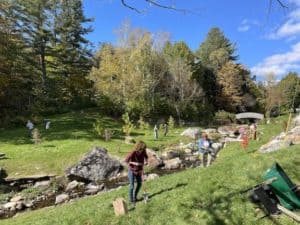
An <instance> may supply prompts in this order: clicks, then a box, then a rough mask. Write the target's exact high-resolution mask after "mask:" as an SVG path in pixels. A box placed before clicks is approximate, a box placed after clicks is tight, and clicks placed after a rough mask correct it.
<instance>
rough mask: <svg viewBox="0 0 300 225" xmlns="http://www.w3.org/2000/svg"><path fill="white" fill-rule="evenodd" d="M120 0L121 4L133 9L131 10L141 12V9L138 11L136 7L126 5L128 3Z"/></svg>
mask: <svg viewBox="0 0 300 225" xmlns="http://www.w3.org/2000/svg"><path fill="white" fill-rule="evenodd" d="M121 2H122V5H124V6H125V7H126V8H129V9H131V10H133V11H136V12H137V13H141V11H139V10H138V9H137V8H135V7H132V6H130V5H128V4H127V3H126V2H125V0H121Z"/></svg>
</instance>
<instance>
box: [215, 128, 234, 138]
mask: <svg viewBox="0 0 300 225" xmlns="http://www.w3.org/2000/svg"><path fill="white" fill-rule="evenodd" d="M236 130H237V129H236V128H235V127H233V126H222V127H219V128H218V132H219V133H220V134H221V135H223V136H229V135H231V136H235V135H234V133H235V132H236Z"/></svg>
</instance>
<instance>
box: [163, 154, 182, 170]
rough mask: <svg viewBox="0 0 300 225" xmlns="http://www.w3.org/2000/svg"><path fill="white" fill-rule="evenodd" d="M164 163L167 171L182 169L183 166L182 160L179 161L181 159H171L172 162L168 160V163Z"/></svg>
mask: <svg viewBox="0 0 300 225" xmlns="http://www.w3.org/2000/svg"><path fill="white" fill-rule="evenodd" d="M164 163H165V167H164V168H165V169H167V170H175V169H179V168H181V165H182V161H181V159H179V157H177V158H174V159H170V160H166V161H164Z"/></svg>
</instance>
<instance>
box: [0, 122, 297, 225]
mask: <svg viewBox="0 0 300 225" xmlns="http://www.w3.org/2000/svg"><path fill="white" fill-rule="evenodd" d="M259 129H260V130H261V131H263V132H264V134H263V136H261V138H260V141H257V142H254V141H252V142H251V143H250V144H249V148H248V150H247V151H244V150H241V148H240V146H239V144H238V143H235V144H230V145H229V146H227V147H226V148H225V149H223V150H222V151H221V153H220V156H219V157H218V158H217V161H216V162H215V163H214V164H213V165H212V166H211V167H208V168H195V169H189V170H185V171H183V172H179V173H176V174H172V175H168V176H164V177H161V178H159V179H156V180H154V181H149V182H146V183H145V184H144V186H145V187H146V188H147V190H148V192H149V193H150V196H151V198H150V201H149V202H148V203H147V204H144V203H142V202H140V203H138V204H137V207H136V209H135V210H132V211H130V212H129V213H128V214H127V215H126V216H122V217H115V216H114V212H113V207H112V201H113V200H114V199H115V198H117V197H124V198H125V199H127V187H122V188H121V189H119V190H117V191H113V192H108V193H103V194H100V195H97V196H91V197H87V198H84V199H80V200H77V201H75V202H72V203H69V204H64V205H61V206H57V207H49V208H44V209H41V210H36V211H32V212H27V213H23V214H20V215H18V216H17V217H16V218H12V219H8V220H3V221H1V224H3V225H13V224H15V225H21V224H22V225H26V224H28V225H29V224H30V225H34V224H36V225H46V224H49V225H54V224H55V225H56V224H57V225H83V224H90V225H100V224H103V225H110V224H119V225H122V224H124V225H125V224H128V225H131V224H147V225H148V224H149V225H151V224H153V225H169V224H170V225H184V224H187V225H193V224H200V225H214V224H216V225H225V224H226V225H227V224H228V225H233V224H234V225H241V224H245V225H253V224H260V225H269V224H270V225H271V224H284V225H292V224H296V223H295V222H294V221H293V220H291V219H290V218H288V217H286V216H284V215H282V216H280V217H279V218H278V219H276V221H275V222H273V221H272V220H271V219H269V218H264V219H260V217H262V216H264V213H263V212H261V211H259V212H257V211H256V210H255V208H256V205H253V204H252V203H250V202H249V201H248V199H247V195H246V194H240V193H239V192H240V191H242V190H244V189H247V188H248V187H251V186H253V185H255V184H257V183H260V182H262V181H263V180H262V175H263V173H264V172H265V171H266V170H267V169H268V168H270V167H271V166H272V164H273V163H274V162H275V161H277V162H278V163H279V164H280V165H281V166H282V167H283V168H284V170H285V171H286V173H287V174H288V175H289V177H290V178H291V179H292V180H293V181H294V182H295V183H299V182H300V170H299V165H300V154H299V146H292V147H290V148H288V149H283V150H281V151H277V152H274V153H269V154H259V153H257V152H256V150H257V149H258V147H259V146H260V145H261V144H263V143H265V142H267V141H268V140H269V139H270V137H271V136H275V135H276V134H278V133H279V132H280V130H281V123H280V122H278V123H275V124H271V125H262V126H259Z"/></svg>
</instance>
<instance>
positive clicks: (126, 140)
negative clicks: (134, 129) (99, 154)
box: [125, 136, 135, 144]
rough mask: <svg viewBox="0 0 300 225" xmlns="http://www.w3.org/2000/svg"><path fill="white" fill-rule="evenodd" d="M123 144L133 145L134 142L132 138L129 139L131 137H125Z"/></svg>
mask: <svg viewBox="0 0 300 225" xmlns="http://www.w3.org/2000/svg"><path fill="white" fill-rule="evenodd" d="M125 143H126V144H134V143H135V140H134V139H133V137H131V136H126V137H125Z"/></svg>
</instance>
